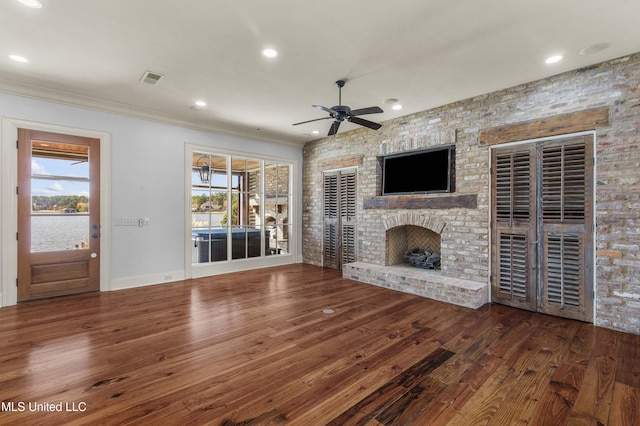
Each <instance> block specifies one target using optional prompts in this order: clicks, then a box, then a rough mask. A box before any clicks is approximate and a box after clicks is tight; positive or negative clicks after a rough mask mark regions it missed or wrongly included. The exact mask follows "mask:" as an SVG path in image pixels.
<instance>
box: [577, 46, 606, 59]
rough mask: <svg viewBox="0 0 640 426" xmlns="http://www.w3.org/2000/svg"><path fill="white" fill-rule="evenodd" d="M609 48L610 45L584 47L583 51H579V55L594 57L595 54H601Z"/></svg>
mask: <svg viewBox="0 0 640 426" xmlns="http://www.w3.org/2000/svg"><path fill="white" fill-rule="evenodd" d="M608 48H609V43H596V44H592V45H590V46H587V47H583V48H582V49H580V50H578V53H579V54H580V55H582V56H584V55H593V54H594V53H598V52H601V51H603V50H605V49H608Z"/></svg>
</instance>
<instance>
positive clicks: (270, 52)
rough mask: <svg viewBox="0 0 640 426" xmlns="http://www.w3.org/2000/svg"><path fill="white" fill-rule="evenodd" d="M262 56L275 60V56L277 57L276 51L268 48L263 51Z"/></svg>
mask: <svg viewBox="0 0 640 426" xmlns="http://www.w3.org/2000/svg"><path fill="white" fill-rule="evenodd" d="M262 54H263V55H264V56H266V57H267V58H275V57H276V56H278V51H277V50H276V49H272V48H270V47H269V48H267V49H263V50H262Z"/></svg>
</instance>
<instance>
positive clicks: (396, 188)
mask: <svg viewBox="0 0 640 426" xmlns="http://www.w3.org/2000/svg"><path fill="white" fill-rule="evenodd" d="M455 157H456V156H455V146H454V145H446V146H441V147H437V148H431V149H427V150H422V151H412V152H404V153H401V154H394V155H389V156H386V157H383V158H382V195H399V194H429V193H437V192H453V191H454V190H455V180H454V171H455Z"/></svg>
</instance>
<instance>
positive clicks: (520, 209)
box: [491, 147, 536, 310]
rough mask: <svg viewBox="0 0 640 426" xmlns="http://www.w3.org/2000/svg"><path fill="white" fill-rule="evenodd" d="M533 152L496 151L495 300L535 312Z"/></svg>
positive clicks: (493, 267)
mask: <svg viewBox="0 0 640 426" xmlns="http://www.w3.org/2000/svg"><path fill="white" fill-rule="evenodd" d="M532 152H533V151H532V149H531V148H529V147H526V148H505V149H500V150H494V151H493V159H492V169H493V170H492V184H493V188H494V192H493V197H494V198H493V223H492V230H493V232H492V241H493V243H492V244H493V246H492V257H493V260H492V274H491V277H492V278H491V285H492V292H491V296H492V300H493V301H494V302H498V303H502V304H506V305H509V306H514V307H519V308H524V309H531V310H534V309H535V306H536V291H535V286H536V285H535V271H534V269H533V268H532V267H531V264H532V262H534V261H535V257H536V256H535V252H533V251H532V249H531V247H532V244H531V241H533V240H534V239H535V226H534V225H535V224H532V221H531V218H532V217H534V215H535V194H534V191H533V185H534V184H535V167H534V166H533V164H534V163H533V153H532Z"/></svg>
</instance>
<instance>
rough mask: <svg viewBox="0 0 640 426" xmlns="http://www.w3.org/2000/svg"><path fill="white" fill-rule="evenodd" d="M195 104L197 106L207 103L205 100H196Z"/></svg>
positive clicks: (203, 105)
mask: <svg viewBox="0 0 640 426" xmlns="http://www.w3.org/2000/svg"><path fill="white" fill-rule="evenodd" d="M196 106H199V107H206V106H207V103H206V102H205V101H196Z"/></svg>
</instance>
